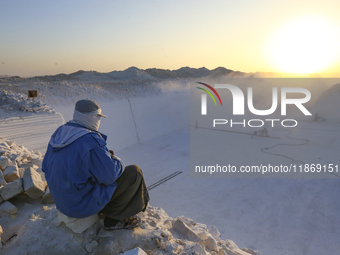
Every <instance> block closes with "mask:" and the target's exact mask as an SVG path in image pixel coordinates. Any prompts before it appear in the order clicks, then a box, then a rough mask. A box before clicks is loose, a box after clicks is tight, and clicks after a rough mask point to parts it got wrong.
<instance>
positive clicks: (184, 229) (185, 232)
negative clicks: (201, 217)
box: [172, 219, 204, 245]
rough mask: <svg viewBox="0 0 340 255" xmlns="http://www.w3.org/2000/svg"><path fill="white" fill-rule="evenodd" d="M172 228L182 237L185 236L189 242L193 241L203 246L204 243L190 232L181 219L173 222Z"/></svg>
mask: <svg viewBox="0 0 340 255" xmlns="http://www.w3.org/2000/svg"><path fill="white" fill-rule="evenodd" d="M172 227H173V228H174V229H176V230H178V231H179V232H180V233H181V234H182V235H183V236H185V237H186V238H187V239H188V240H189V241H193V242H196V243H199V244H201V245H204V241H203V240H202V239H201V238H200V237H199V236H198V235H197V234H196V233H195V232H194V231H192V230H191V229H190V228H189V226H188V225H187V224H185V223H184V222H183V221H182V220H181V219H177V220H175V222H174V223H173V224H172Z"/></svg>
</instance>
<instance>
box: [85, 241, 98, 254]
mask: <svg viewBox="0 0 340 255" xmlns="http://www.w3.org/2000/svg"><path fill="white" fill-rule="evenodd" d="M97 246H98V242H97V241H92V242H91V243H88V244H87V245H86V246H85V248H86V250H87V252H89V253H91V252H93V251H94V249H95V248H96V247H97Z"/></svg>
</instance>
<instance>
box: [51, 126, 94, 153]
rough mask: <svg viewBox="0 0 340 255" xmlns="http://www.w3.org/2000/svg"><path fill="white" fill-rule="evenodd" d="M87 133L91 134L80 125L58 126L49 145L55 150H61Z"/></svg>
mask: <svg viewBox="0 0 340 255" xmlns="http://www.w3.org/2000/svg"><path fill="white" fill-rule="evenodd" d="M88 133H91V131H90V130H88V129H86V128H84V127H82V126H80V125H72V124H69V123H67V124H65V125H62V126H60V127H59V128H58V129H57V130H56V131H55V132H54V134H53V135H52V137H51V140H50V145H51V146H52V147H53V148H55V149H61V148H64V147H66V146H68V145H69V144H71V143H73V142H74V141H75V140H77V139H78V138H80V137H82V136H84V135H86V134H88Z"/></svg>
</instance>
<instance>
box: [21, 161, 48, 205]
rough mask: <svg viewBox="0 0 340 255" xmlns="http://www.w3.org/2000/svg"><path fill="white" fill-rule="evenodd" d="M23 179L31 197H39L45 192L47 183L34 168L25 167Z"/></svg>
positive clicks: (27, 192) (26, 190)
mask: <svg viewBox="0 0 340 255" xmlns="http://www.w3.org/2000/svg"><path fill="white" fill-rule="evenodd" d="M23 180H24V189H25V192H26V194H27V196H29V197H30V198H33V199H37V198H40V197H42V196H43V195H44V194H45V189H46V186H47V185H46V183H45V182H44V181H43V180H42V179H41V176H40V174H39V173H38V172H37V171H36V170H34V168H32V167H28V168H26V169H25V172H24V177H23Z"/></svg>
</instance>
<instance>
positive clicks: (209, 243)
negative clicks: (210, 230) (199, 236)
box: [204, 235, 218, 251]
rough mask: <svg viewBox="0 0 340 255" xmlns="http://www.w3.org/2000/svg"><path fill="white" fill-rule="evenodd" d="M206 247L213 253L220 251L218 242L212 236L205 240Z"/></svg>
mask: <svg viewBox="0 0 340 255" xmlns="http://www.w3.org/2000/svg"><path fill="white" fill-rule="evenodd" d="M204 246H205V247H207V248H208V249H209V250H211V251H218V248H217V242H216V240H215V239H214V238H213V237H212V236H210V235H209V236H208V237H207V238H206V239H205V240H204Z"/></svg>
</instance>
